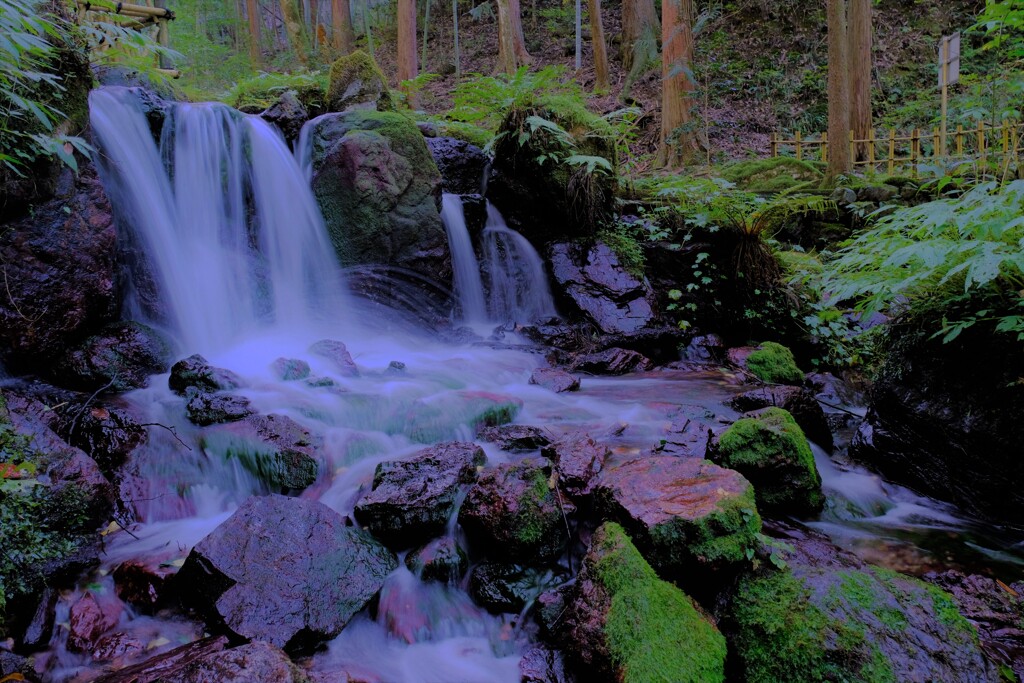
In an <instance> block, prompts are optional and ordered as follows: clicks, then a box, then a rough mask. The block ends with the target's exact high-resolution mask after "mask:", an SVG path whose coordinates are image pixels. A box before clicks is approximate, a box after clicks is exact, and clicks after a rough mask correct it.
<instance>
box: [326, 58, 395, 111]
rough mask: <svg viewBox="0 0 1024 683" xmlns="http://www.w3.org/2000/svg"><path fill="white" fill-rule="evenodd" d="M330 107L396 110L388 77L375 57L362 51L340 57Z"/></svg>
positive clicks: (333, 68)
mask: <svg viewBox="0 0 1024 683" xmlns="http://www.w3.org/2000/svg"><path fill="white" fill-rule="evenodd" d="M327 106H328V107H329V110H330V111H337V112H346V111H353V110H356V109H368V110H371V111H391V112H393V111H396V107H395V101H394V99H393V98H392V97H391V91H390V90H389V89H388V81H387V78H386V77H385V76H384V73H383V72H382V71H381V70H380V67H379V66H377V62H375V61H374V60H373V57H371V56H370V55H368V54H367V53H365V52H363V51H362V50H356V51H355V52H353V53H352V54H349V55H345V56H344V57H340V58H338V59H337V60H336V61H335V62H334V64H332V65H331V80H330V84H329V85H328V86H327Z"/></svg>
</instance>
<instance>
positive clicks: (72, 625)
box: [68, 592, 123, 652]
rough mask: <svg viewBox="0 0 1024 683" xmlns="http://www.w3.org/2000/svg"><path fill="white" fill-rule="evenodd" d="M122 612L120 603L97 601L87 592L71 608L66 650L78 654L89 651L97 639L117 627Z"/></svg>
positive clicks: (108, 600)
mask: <svg viewBox="0 0 1024 683" xmlns="http://www.w3.org/2000/svg"><path fill="white" fill-rule="evenodd" d="M122 610H123V608H122V606H121V603H120V602H117V601H115V600H110V599H105V600H97V599H96V597H95V596H93V594H92V593H88V592H87V593H86V594H85V595H83V596H82V597H81V598H80V599H79V600H78V602H76V603H75V604H74V605H72V606H71V612H70V616H69V619H68V620H69V629H68V630H69V633H68V648H69V649H71V650H76V651H78V652H89V651H91V650H92V648H93V647H94V646H95V645H96V643H97V641H98V640H99V637H100V636H102V635H103V634H104V633H106V632H107V631H109V630H110V629H112V628H113V627H114V626H116V625H117V621H118V619H120V618H121V612H122Z"/></svg>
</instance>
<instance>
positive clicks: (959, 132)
mask: <svg viewBox="0 0 1024 683" xmlns="http://www.w3.org/2000/svg"><path fill="white" fill-rule="evenodd" d="M956 155H957V156H958V157H962V156H963V155H964V124H962V123H958V124H957V126H956Z"/></svg>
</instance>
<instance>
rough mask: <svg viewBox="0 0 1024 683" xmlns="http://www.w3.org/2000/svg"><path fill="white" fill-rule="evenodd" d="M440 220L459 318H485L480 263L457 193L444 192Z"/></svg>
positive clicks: (474, 319) (471, 320)
mask: <svg viewBox="0 0 1024 683" xmlns="http://www.w3.org/2000/svg"><path fill="white" fill-rule="evenodd" d="M441 220H442V221H443V222H444V228H445V230H446V231H447V232H448V248H449V250H450V251H451V254H452V273H453V278H452V279H453V283H452V284H453V289H454V290H455V300H456V303H457V305H458V310H459V319H460V320H461V321H462V322H465V323H481V322H486V321H487V304H486V303H485V302H484V285H483V281H482V280H481V279H480V264H479V262H478V261H477V258H476V253H475V252H474V251H473V240H472V238H470V236H469V230H468V229H467V228H466V215H465V213H464V211H463V208H462V199H461V198H460V197H459V196H458V195H454V194H448V193H446V194H445V195H444V196H443V197H442V198H441Z"/></svg>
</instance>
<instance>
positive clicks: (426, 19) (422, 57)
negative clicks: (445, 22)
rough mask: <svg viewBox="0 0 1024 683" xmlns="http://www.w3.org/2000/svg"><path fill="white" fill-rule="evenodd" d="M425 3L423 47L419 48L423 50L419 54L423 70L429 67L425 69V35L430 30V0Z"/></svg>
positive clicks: (426, 35)
mask: <svg viewBox="0 0 1024 683" xmlns="http://www.w3.org/2000/svg"><path fill="white" fill-rule="evenodd" d="M426 3H427V6H426V7H425V8H424V10H423V47H422V48H420V49H421V50H423V54H422V55H420V66H422V67H423V68H424V70H427V71H429V69H427V37H428V32H429V31H430V0H426Z"/></svg>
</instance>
